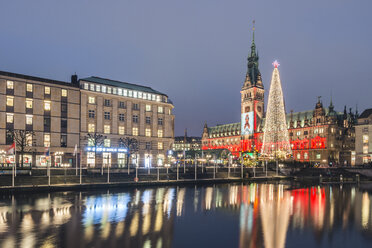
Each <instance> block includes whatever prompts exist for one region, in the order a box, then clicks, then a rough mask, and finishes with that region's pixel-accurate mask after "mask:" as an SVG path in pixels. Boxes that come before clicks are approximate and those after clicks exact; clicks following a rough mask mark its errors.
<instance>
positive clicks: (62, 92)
mask: <svg viewBox="0 0 372 248" xmlns="http://www.w3.org/2000/svg"><path fill="white" fill-rule="evenodd" d="M61 95H62V96H63V97H67V90H65V89H62V91H61Z"/></svg>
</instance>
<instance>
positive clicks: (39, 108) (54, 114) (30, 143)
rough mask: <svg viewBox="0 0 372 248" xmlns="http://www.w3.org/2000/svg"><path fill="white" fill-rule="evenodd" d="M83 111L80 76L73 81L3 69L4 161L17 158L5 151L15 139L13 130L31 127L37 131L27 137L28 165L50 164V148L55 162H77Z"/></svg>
mask: <svg viewBox="0 0 372 248" xmlns="http://www.w3.org/2000/svg"><path fill="white" fill-rule="evenodd" d="M79 114H80V91H79V85H78V83H77V80H76V81H73V82H71V83H69V82H61V81H57V80H52V79H46V78H39V77H33V76H27V75H22V74H16V73H11V72H3V71H0V150H1V151H0V152H1V153H0V164H4V163H7V162H9V161H10V160H11V159H13V158H10V157H13V156H9V155H6V154H5V152H4V151H5V149H7V148H8V147H9V145H11V144H12V143H13V140H12V138H11V136H10V132H11V130H30V131H33V132H34V135H33V137H32V136H28V137H27V147H26V149H25V154H24V156H23V162H24V166H30V165H32V166H38V167H46V166H47V159H46V156H45V150H46V148H49V150H50V153H51V154H52V156H51V157H50V160H51V161H50V164H51V166H55V167H59V166H61V165H62V164H63V163H69V164H70V165H73V164H74V161H75V157H74V156H73V153H74V148H75V145H79V131H80V130H79V123H80V119H79V117H80V116H79ZM17 150H18V149H17ZM19 155H20V154H17V163H21V161H20V160H21V156H19Z"/></svg>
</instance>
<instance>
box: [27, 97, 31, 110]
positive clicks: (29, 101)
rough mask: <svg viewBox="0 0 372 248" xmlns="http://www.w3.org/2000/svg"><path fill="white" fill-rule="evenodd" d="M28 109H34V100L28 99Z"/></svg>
mask: <svg viewBox="0 0 372 248" xmlns="http://www.w3.org/2000/svg"><path fill="white" fill-rule="evenodd" d="M26 108H28V109H32V99H26Z"/></svg>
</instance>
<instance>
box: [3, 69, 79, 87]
mask: <svg viewBox="0 0 372 248" xmlns="http://www.w3.org/2000/svg"><path fill="white" fill-rule="evenodd" d="M0 76H6V77H13V78H19V79H24V80H30V81H38V82H43V83H49V84H59V85H64V86H70V87H78V86H77V85H73V84H71V83H69V82H63V81H58V80H53V79H47V78H41V77H34V76H28V75H24V74H18V73H13V72H7V71H0Z"/></svg>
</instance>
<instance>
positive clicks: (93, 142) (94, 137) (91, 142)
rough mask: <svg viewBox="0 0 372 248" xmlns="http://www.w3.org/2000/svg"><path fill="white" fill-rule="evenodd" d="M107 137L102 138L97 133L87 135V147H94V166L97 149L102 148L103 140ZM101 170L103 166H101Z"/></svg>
mask: <svg viewBox="0 0 372 248" xmlns="http://www.w3.org/2000/svg"><path fill="white" fill-rule="evenodd" d="M106 138H107V136H103V135H102V134H99V133H96V132H94V133H88V134H87V136H86V139H87V141H88V146H93V147H94V165H96V155H97V147H100V146H103V145H104V142H105V139H106ZM102 168H103V164H102Z"/></svg>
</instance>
